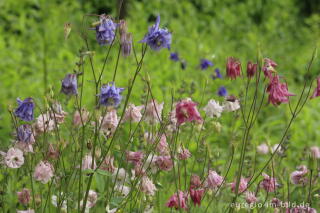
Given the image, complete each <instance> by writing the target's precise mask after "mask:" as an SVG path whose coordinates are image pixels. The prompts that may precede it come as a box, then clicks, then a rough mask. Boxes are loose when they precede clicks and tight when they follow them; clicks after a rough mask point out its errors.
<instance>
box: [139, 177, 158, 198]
mask: <svg viewBox="0 0 320 213" xmlns="http://www.w3.org/2000/svg"><path fill="white" fill-rule="evenodd" d="M140 188H141V191H142V192H143V193H145V194H147V195H151V196H153V195H154V193H155V191H156V190H157V188H156V186H155V185H154V184H153V182H152V180H150V178H148V177H147V176H143V177H142V179H141V186H140Z"/></svg>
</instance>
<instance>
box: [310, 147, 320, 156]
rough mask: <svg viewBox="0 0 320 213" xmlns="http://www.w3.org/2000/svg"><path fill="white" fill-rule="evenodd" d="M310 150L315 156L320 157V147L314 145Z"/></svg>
mask: <svg viewBox="0 0 320 213" xmlns="http://www.w3.org/2000/svg"><path fill="white" fill-rule="evenodd" d="M310 152H311V155H312V157H313V158H315V159H320V147H318V146H312V147H310Z"/></svg>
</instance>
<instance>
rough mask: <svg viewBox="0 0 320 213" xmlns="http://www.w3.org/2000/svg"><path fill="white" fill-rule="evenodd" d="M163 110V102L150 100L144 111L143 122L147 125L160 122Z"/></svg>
mask: <svg viewBox="0 0 320 213" xmlns="http://www.w3.org/2000/svg"><path fill="white" fill-rule="evenodd" d="M162 109H163V102H162V103H160V104H159V103H158V102H157V101H156V100H151V101H150V102H149V103H148V104H147V106H146V109H145V110H146V111H145V120H146V121H147V122H149V123H158V122H160V121H161V115H162Z"/></svg>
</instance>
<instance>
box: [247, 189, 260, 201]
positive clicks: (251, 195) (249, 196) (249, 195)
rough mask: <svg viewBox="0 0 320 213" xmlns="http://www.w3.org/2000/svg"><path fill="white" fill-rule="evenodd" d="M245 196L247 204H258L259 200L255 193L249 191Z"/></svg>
mask: <svg viewBox="0 0 320 213" xmlns="http://www.w3.org/2000/svg"><path fill="white" fill-rule="evenodd" d="M245 195H246V202H247V203H248V204H253V203H256V202H257V201H258V198H257V197H256V195H255V194H254V193H253V192H249V191H247V192H246V193H245Z"/></svg>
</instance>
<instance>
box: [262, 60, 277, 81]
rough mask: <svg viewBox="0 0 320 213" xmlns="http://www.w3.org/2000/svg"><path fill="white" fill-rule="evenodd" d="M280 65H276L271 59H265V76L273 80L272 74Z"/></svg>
mask: <svg viewBox="0 0 320 213" xmlns="http://www.w3.org/2000/svg"><path fill="white" fill-rule="evenodd" d="M277 66H278V65H277V64H276V62H274V61H272V60H271V59H269V58H265V59H264V65H263V68H262V70H263V72H264V75H265V76H266V77H268V78H271V77H272V72H274V71H275V68H276V67H277Z"/></svg>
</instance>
